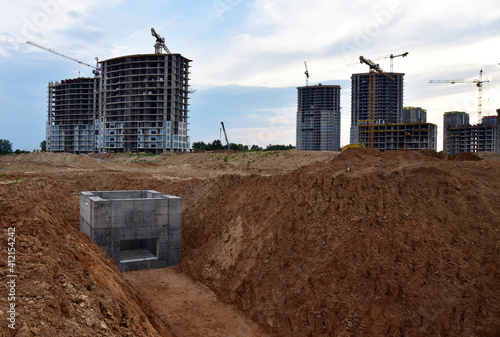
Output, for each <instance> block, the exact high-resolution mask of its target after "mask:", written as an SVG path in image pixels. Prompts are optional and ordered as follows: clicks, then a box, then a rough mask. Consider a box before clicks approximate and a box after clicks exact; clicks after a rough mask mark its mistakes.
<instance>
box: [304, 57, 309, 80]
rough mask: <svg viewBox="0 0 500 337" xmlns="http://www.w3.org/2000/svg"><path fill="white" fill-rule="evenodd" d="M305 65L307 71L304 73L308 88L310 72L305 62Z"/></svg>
mask: <svg viewBox="0 0 500 337" xmlns="http://www.w3.org/2000/svg"><path fill="white" fill-rule="evenodd" d="M304 65H305V66H306V71H305V72H304V74H306V86H308V85H309V70H307V63H306V61H304Z"/></svg>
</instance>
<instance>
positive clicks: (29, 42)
mask: <svg viewBox="0 0 500 337" xmlns="http://www.w3.org/2000/svg"><path fill="white" fill-rule="evenodd" d="M26 43H27V44H30V45H32V46H35V47H37V48H40V49H43V50H46V51H48V52H50V53H53V54H56V55H59V56H62V57H64V58H67V59H68V60H71V61H75V62H77V63H80V64H83V65H84V66H87V67H90V68H92V69H94V70H92V73H93V74H94V75H95V77H99V75H100V73H101V69H100V68H99V59H98V58H97V57H96V58H95V60H96V65H95V66H93V65H90V64H88V63H85V62H83V61H80V60H77V59H75V58H73V57H70V56H67V55H64V54H63V53H60V52H58V51H55V50H53V49H50V48H47V47H44V46H42V45H39V44H38V43H35V42H32V41H26Z"/></svg>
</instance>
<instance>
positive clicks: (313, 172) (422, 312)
mask: <svg viewBox="0 0 500 337" xmlns="http://www.w3.org/2000/svg"><path fill="white" fill-rule="evenodd" d="M205 190H206V191H207V192H206V193H205V194H203V197H202V198H200V199H198V201H197V203H194V204H191V205H190V206H189V207H187V208H186V211H185V213H184V223H185V224H186V226H185V227H184V233H183V245H184V247H185V248H184V256H183V262H182V263H181V268H182V269H183V270H184V271H185V272H186V273H188V274H189V275H191V276H192V277H193V278H194V279H196V280H198V281H200V282H202V283H204V284H205V285H207V286H208V287H210V288H211V289H213V290H214V291H215V292H216V293H217V294H218V295H219V296H220V297H221V298H223V299H224V300H225V301H227V302H229V303H235V304H237V305H238V306H239V307H240V308H241V309H242V310H244V311H245V312H246V313H247V314H248V315H249V316H250V317H251V318H253V319H254V320H255V321H257V322H259V323H260V324H261V325H262V326H263V327H266V328H267V330H268V331H270V332H273V333H275V334H277V335H279V336H499V335H500V269H499V264H500V254H499V253H500V250H499V249H500V235H499V232H498V231H499V228H498V225H499V223H500V222H499V219H500V208H499V207H498V200H499V199H500V165H499V163H497V162H484V161H481V162H477V161H475V162H467V161H461V162H455V161H444V160H439V159H437V158H435V157H431V156H426V155H424V154H421V153H416V152H386V153H379V152H378V151H375V150H369V149H364V150H359V149H351V150H349V151H346V152H344V153H342V154H340V155H339V156H338V157H337V158H335V159H334V160H332V161H331V162H328V163H315V164H311V165H310V166H306V167H303V168H301V169H298V170H295V171H292V172H290V173H288V174H285V175H280V176H270V177H263V176H251V177H239V176H224V177H221V178H219V179H218V180H212V181H207V182H206V183H205Z"/></svg>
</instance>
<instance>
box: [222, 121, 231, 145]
mask: <svg viewBox="0 0 500 337" xmlns="http://www.w3.org/2000/svg"><path fill="white" fill-rule="evenodd" d="M220 124H221V125H222V130H223V131H224V137H225V138H226V147H225V148H224V150H226V149H231V147H230V146H229V140H227V133H226V128H225V127H224V122H220Z"/></svg>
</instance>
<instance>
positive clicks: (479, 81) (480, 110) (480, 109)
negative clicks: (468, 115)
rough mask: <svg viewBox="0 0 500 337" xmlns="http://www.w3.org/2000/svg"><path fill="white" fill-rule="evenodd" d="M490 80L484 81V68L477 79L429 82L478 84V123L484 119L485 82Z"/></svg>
mask: <svg viewBox="0 0 500 337" xmlns="http://www.w3.org/2000/svg"><path fill="white" fill-rule="evenodd" d="M485 82H489V81H488V80H486V81H483V69H481V71H480V72H479V79H477V80H430V81H429V83H451V84H455V83H475V84H476V86H477V100H478V103H477V119H478V123H481V121H482V114H483V83H485Z"/></svg>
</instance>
